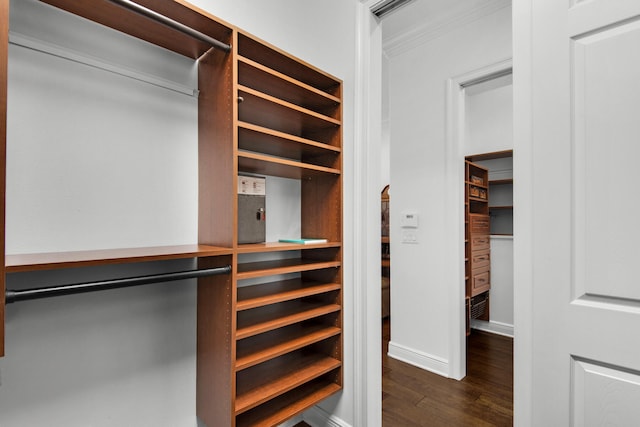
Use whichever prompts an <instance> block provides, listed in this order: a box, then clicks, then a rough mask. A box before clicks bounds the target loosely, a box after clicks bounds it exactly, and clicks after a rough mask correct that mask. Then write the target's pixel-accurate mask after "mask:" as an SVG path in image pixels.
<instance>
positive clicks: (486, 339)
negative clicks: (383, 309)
mask: <svg viewBox="0 0 640 427" xmlns="http://www.w3.org/2000/svg"><path fill="white" fill-rule="evenodd" d="M382 333H383V334H382V335H383V336H382V425H383V427H444V426H446V427H467V426H471V427H476V426H479V427H483V426H484V427H489V426H493V427H507V426H512V425H513V340H512V339H511V338H507V337H502V336H499V335H494V334H489V333H486V332H479V331H475V330H474V331H472V333H471V336H470V337H469V338H468V341H467V355H468V357H467V376H466V377H465V378H464V379H463V380H462V381H456V380H452V379H447V378H444V377H441V376H440V375H436V374H433V373H431V372H427V371H425V370H422V369H419V368H416V367H414V366H411V365H409V364H406V363H404V362H400V361H398V360H395V359H392V358H390V357H389V356H387V348H388V346H389V338H390V333H389V321H388V320H385V321H384V322H383V325H382ZM296 427H310V426H309V425H308V424H306V423H300V424H298V425H297V426H296ZM354 427H366V426H354Z"/></svg>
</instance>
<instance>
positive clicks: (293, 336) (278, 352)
mask: <svg viewBox="0 0 640 427" xmlns="http://www.w3.org/2000/svg"><path fill="white" fill-rule="evenodd" d="M341 332H342V331H341V330H340V328H337V327H335V326H330V325H322V324H319V325H314V326H304V327H303V326H300V325H293V326H290V327H288V328H282V329H278V330H275V331H273V332H268V333H265V334H260V335H258V336H256V337H253V338H247V339H243V340H240V341H239V342H238V343H237V350H236V371H241V370H243V369H246V368H250V367H251V366H254V365H257V364H259V363H262V362H265V361H267V360H271V359H273V358H276V357H278V356H282V355H283V354H287V353H290V352H292V351H295V350H299V349H301V348H303V347H306V346H309V345H311V344H315V343H317V342H320V341H323V340H326V339H328V338H332V337H335V336H338V335H340V333H341Z"/></svg>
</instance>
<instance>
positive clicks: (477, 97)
mask: <svg viewBox="0 0 640 427" xmlns="http://www.w3.org/2000/svg"><path fill="white" fill-rule="evenodd" d="M512 81H513V79H512V76H511V75H508V76H503V77H499V78H496V79H492V80H489V81H486V82H483V83H479V84H476V85H472V86H470V87H468V88H466V89H465V116H464V124H465V137H464V154H465V155H470V154H481V153H491V152H496V151H503V150H512V149H513V84H512ZM477 163H478V164H480V165H482V166H484V167H486V168H488V169H489V180H493V179H503V178H513V161H512V158H502V159H494V160H489V161H484V162H477ZM512 187H513V186H511V185H501V186H495V187H492V188H491V191H490V192H489V200H490V203H489V205H490V206H501V205H513V194H512V192H513V188H512ZM491 221H492V227H493V226H494V225H497V226H499V227H500V226H501V227H502V229H504V230H507V229H511V231H512V230H513V226H511V227H508V224H506V223H505V221H513V216H512V215H511V216H509V215H508V214H506V213H505V214H503V215H502V216H501V217H499V218H497V219H496V218H492V219H491ZM496 221H501V223H500V224H498V223H496ZM505 232H506V231H505ZM489 307H490V313H489V319H490V320H489V322H485V321H481V320H474V321H473V322H472V327H474V328H477V329H482V330H486V331H491V332H497V333H501V334H506V335H510V336H513V236H491V304H490V306H489Z"/></svg>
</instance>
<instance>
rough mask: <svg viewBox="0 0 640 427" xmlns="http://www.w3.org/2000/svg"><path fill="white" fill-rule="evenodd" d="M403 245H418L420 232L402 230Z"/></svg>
mask: <svg viewBox="0 0 640 427" xmlns="http://www.w3.org/2000/svg"><path fill="white" fill-rule="evenodd" d="M402 243H418V231H417V230H411V229H408V230H402Z"/></svg>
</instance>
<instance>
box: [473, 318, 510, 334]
mask: <svg viewBox="0 0 640 427" xmlns="http://www.w3.org/2000/svg"><path fill="white" fill-rule="evenodd" d="M471 329H477V330H478V331H484V332H489V333H492V334H496V335H502V336H503V337H509V338H513V325H509V324H508V323H502V322H496V321H495V320H489V321H488V322H487V321H484V320H477V319H471Z"/></svg>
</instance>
